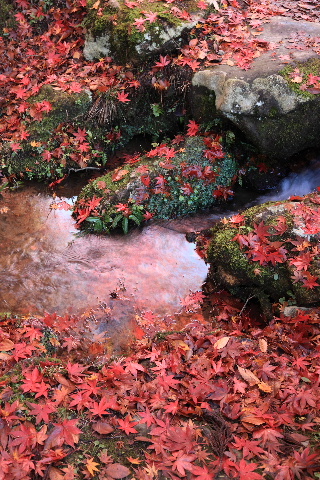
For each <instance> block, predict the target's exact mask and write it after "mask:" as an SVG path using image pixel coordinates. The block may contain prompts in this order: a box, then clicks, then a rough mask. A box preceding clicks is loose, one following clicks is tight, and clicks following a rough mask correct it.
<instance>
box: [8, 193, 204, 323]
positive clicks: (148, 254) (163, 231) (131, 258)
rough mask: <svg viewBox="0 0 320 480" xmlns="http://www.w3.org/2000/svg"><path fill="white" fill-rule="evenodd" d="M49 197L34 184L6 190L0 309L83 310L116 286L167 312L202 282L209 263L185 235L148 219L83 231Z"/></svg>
mask: <svg viewBox="0 0 320 480" xmlns="http://www.w3.org/2000/svg"><path fill="white" fill-rule="evenodd" d="M58 200H60V199H57V198H56V199H55V201H58ZM66 200H68V199H66ZM52 202H53V198H52V196H51V195H50V194H49V193H46V192H43V191H41V189H40V187H35V186H30V187H26V188H24V189H23V190H20V191H16V192H9V191H5V192H4V193H3V198H2V200H1V204H0V207H1V209H2V211H4V210H6V208H7V209H8V211H7V212H5V213H2V214H1V215H0V284H1V291H0V311H10V312H12V313H19V314H30V313H31V314H43V313H44V312H49V313H53V312H57V313H58V314H65V313H66V312H69V313H74V314H80V313H83V312H84V311H88V309H90V307H95V306H97V305H98V304H99V303H101V302H103V303H107V304H108V303H109V301H110V295H114V292H118V293H119V294H121V297H122V298H124V297H125V298H127V299H128V300H130V301H132V304H135V305H136V306H137V308H140V309H142V310H152V311H153V312H154V313H156V314H164V313H169V314H170V313H173V312H176V311H177V310H179V309H180V308H181V301H182V299H183V298H184V297H185V296H186V295H188V294H189V293H190V291H195V290H198V289H199V288H201V285H202V282H203V281H204V279H205V277H206V273H207V267H206V265H205V263H204V262H203V260H201V259H200V258H199V257H198V255H197V254H196V253H195V251H194V245H192V244H190V243H188V242H187V241H186V240H185V236H184V235H183V234H182V233H178V232H175V231H174V230H171V229H167V228H164V227H163V226H161V225H150V226H147V227H146V228H144V229H143V230H142V231H138V230H137V231H134V232H133V233H131V234H130V235H127V236H122V235H113V236H96V235H86V236H78V231H77V229H76V228H75V222H74V220H73V219H72V217H71V214H70V212H68V211H64V210H51V209H50V204H51V203H52ZM69 202H70V200H69ZM130 303H131V302H130Z"/></svg>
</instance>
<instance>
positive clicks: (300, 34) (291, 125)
mask: <svg viewBox="0 0 320 480" xmlns="http://www.w3.org/2000/svg"><path fill="white" fill-rule="evenodd" d="M319 37H320V23H312V22H304V21H299V22H297V21H295V20H292V19H291V18H287V17H274V18H273V19H271V21H270V23H268V24H265V25H264V29H263V32H262V34H261V35H260V36H259V39H261V41H262V42H269V44H271V47H272V49H269V50H268V51H265V52H262V53H261V55H260V56H259V57H257V58H256V59H255V60H254V62H253V64H252V67H251V68H250V69H249V70H246V71H245V70H242V69H240V68H239V67H237V66H231V65H217V66H216V67H213V68H210V69H206V70H201V71H199V72H197V73H195V75H194V76H193V80H192V85H193V92H192V103H193V113H194V116H195V118H196V119H197V120H198V121H208V120H210V119H211V118H212V115H213V112H214V115H221V116H222V117H224V118H226V119H228V120H230V121H231V122H233V123H234V124H235V125H236V126H237V127H238V128H239V129H240V130H241V131H242V132H244V134H245V135H246V137H247V138H248V139H249V140H250V141H251V142H252V143H253V144H254V145H256V146H257V147H258V149H259V150H260V151H261V152H262V153H265V154H267V155H268V156H270V157H274V158H287V157H290V156H292V155H293V154H294V153H296V152H299V151H301V150H303V149H305V148H307V147H313V146H319V145H320V121H319V120H320V95H318V94H317V90H318V89H312V88H310V89H309V91H308V90H307V91H303V90H301V89H300V86H301V85H303V83H305V82H307V80H308V75H309V73H312V74H313V75H315V76H317V75H320V55H319V54H320V46H319ZM295 68H297V69H299V74H298V75H297V77H298V78H295V75H294V74H293V72H294V69H295ZM299 77H302V78H299ZM319 93H320V89H319Z"/></svg>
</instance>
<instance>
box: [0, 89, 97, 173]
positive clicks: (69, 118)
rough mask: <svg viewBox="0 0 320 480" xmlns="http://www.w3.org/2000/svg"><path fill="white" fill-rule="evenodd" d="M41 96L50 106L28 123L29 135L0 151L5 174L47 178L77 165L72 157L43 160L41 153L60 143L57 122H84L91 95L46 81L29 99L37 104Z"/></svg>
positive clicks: (31, 102)
mask: <svg viewBox="0 0 320 480" xmlns="http://www.w3.org/2000/svg"><path fill="white" fill-rule="evenodd" d="M44 100H46V101H48V102H50V103H51V106H52V110H51V111H50V112H49V113H46V114H44V116H43V118H42V120H40V121H35V122H32V123H30V124H28V125H27V130H28V133H29V134H30V136H29V137H28V139H27V140H24V141H22V142H20V145H21V147H22V148H21V149H20V150H17V151H12V150H11V148H10V145H5V146H4V147H3V149H2V151H1V166H2V169H3V171H4V172H5V173H6V174H8V175H18V176H20V177H22V178H27V179H37V180H48V179H52V178H57V177H61V176H62V175H63V173H64V172H65V170H66V169H67V168H69V167H70V166H75V165H76V164H74V162H72V160H71V157H70V161H69V160H66V159H65V158H61V159H55V158H52V159H51V160H49V161H46V160H44V158H43V156H42V154H43V152H44V150H46V149H47V150H53V149H54V148H55V147H56V146H58V145H59V138H58V137H59V136H58V135H56V130H57V128H58V127H59V126H61V125H63V124H68V123H70V124H72V125H73V126H77V125H78V126H80V127H82V126H83V120H84V117H85V115H86V113H87V112H88V109H89V105H90V103H91V98H90V95H89V94H88V93H87V92H81V93H74V94H69V93H66V92H62V91H61V90H55V89H54V88H53V87H52V86H51V85H45V86H44V87H42V89H41V90H40V92H39V94H38V95H35V96H33V97H31V98H29V99H28V102H29V103H30V104H36V103H39V102H42V101H44ZM70 153H71V152H70Z"/></svg>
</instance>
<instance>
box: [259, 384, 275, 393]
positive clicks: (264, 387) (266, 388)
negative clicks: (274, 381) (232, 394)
mask: <svg viewBox="0 0 320 480" xmlns="http://www.w3.org/2000/svg"><path fill="white" fill-rule="evenodd" d="M258 387H259V389H260V390H261V391H262V392H265V393H270V392H272V388H271V387H270V385H268V384H267V383H265V382H260V383H258Z"/></svg>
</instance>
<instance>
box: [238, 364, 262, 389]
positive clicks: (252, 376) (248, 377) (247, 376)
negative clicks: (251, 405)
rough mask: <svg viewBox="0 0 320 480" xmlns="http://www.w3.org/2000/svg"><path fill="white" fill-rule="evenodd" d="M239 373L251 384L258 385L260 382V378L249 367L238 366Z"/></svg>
mask: <svg viewBox="0 0 320 480" xmlns="http://www.w3.org/2000/svg"><path fill="white" fill-rule="evenodd" d="M238 370H239V373H240V375H241V377H242V378H243V380H245V381H246V382H248V383H249V385H257V384H258V383H260V380H259V378H258V377H257V376H256V375H255V374H254V373H252V372H250V370H248V369H247V368H242V367H239V366H238Z"/></svg>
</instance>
